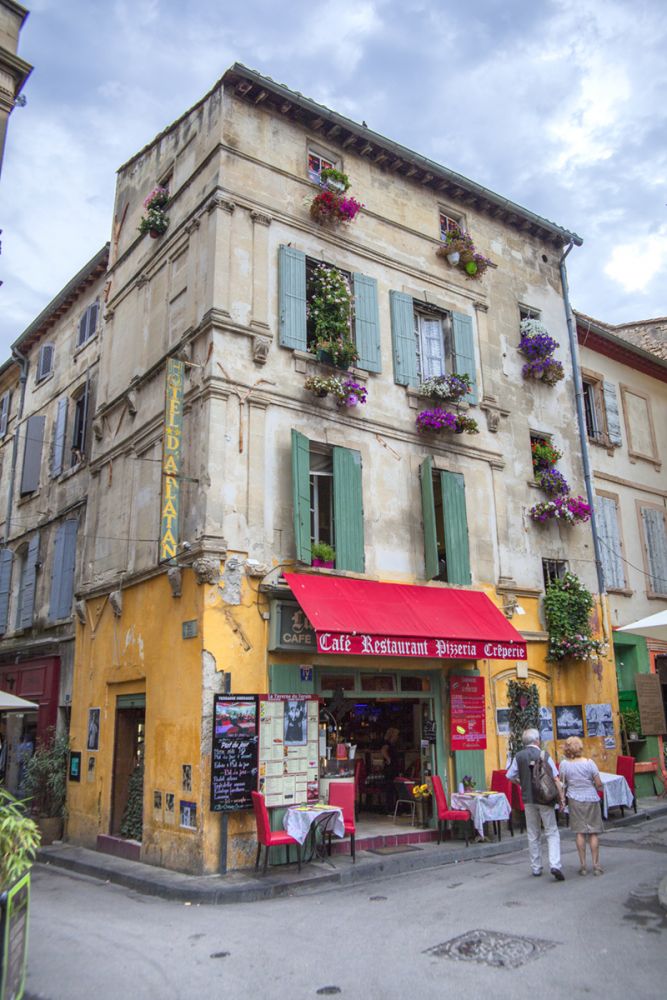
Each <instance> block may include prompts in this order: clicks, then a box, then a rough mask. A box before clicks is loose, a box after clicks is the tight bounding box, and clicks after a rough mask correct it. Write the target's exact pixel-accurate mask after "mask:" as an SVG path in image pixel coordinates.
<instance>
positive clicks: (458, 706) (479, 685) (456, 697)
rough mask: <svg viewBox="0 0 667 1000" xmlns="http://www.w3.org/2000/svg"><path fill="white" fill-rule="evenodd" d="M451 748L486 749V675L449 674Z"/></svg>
mask: <svg viewBox="0 0 667 1000" xmlns="http://www.w3.org/2000/svg"><path fill="white" fill-rule="evenodd" d="M449 721H450V732H449V735H450V743H449V748H450V750H486V698H485V692H484V678H483V677H468V676H463V675H460V674H450V677H449Z"/></svg>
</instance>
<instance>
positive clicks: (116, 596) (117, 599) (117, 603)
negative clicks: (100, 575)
mask: <svg viewBox="0 0 667 1000" xmlns="http://www.w3.org/2000/svg"><path fill="white" fill-rule="evenodd" d="M109 604H110V605H111V607H112V610H113V613H114V614H115V616H116V618H120V616H121V615H122V613H123V592H122V591H121V590H112V591H111V593H110V594H109Z"/></svg>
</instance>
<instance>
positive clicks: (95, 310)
mask: <svg viewBox="0 0 667 1000" xmlns="http://www.w3.org/2000/svg"><path fill="white" fill-rule="evenodd" d="M99 311H100V304H99V302H93V304H92V305H90V306H88V331H87V334H86V340H90V338H91V337H92V336H93V334H94V333H95V331H96V330H97V317H98V314H99Z"/></svg>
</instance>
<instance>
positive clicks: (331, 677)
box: [320, 674, 355, 691]
mask: <svg viewBox="0 0 667 1000" xmlns="http://www.w3.org/2000/svg"><path fill="white" fill-rule="evenodd" d="M354 688H355V683H354V674H322V675H321V677H320V690H321V691H338V690H339V689H340V690H341V691H354Z"/></svg>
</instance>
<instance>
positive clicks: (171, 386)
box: [160, 358, 185, 562]
mask: <svg viewBox="0 0 667 1000" xmlns="http://www.w3.org/2000/svg"><path fill="white" fill-rule="evenodd" d="M184 372H185V365H184V364H183V362H182V361H177V360H176V359H175V358H168V359H167V385H166V399H165V407H164V437H163V444H162V505H161V514H160V517H161V521H160V562H169V561H170V560H172V559H175V558H176V549H177V548H178V513H179V503H180V489H181V431H182V428H183V376H184Z"/></svg>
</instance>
